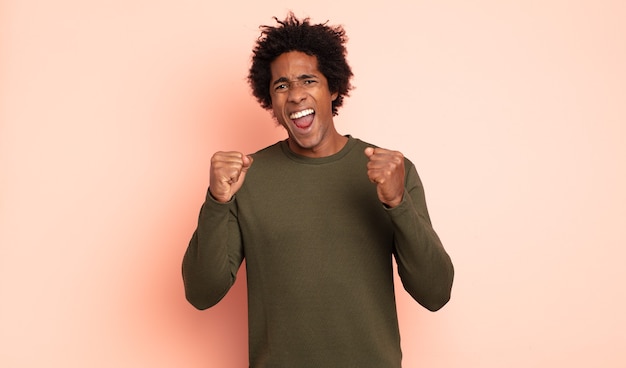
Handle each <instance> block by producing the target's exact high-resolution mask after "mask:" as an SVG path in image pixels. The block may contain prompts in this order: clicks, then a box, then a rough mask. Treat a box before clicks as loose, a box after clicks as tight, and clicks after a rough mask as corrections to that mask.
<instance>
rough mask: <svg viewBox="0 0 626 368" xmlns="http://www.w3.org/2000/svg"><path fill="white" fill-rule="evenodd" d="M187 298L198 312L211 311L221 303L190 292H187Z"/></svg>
mask: <svg viewBox="0 0 626 368" xmlns="http://www.w3.org/2000/svg"><path fill="white" fill-rule="evenodd" d="M185 298H187V301H188V302H189V304H191V305H192V306H193V307H194V308H196V309H198V310H205V309H209V308H211V307H212V306H214V305H215V304H217V302H218V301H219V300H217V301H214V300H212V299H211V298H209V297H206V296H201V295H196V294H195V293H190V292H185Z"/></svg>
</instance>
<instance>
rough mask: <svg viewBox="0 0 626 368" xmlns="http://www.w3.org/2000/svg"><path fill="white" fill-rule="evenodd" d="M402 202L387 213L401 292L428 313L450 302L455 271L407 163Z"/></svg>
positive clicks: (421, 191) (415, 172)
mask: <svg viewBox="0 0 626 368" xmlns="http://www.w3.org/2000/svg"><path fill="white" fill-rule="evenodd" d="M407 167H408V169H407V175H406V181H405V183H406V184H405V193H404V198H403V200H402V202H401V203H400V205H398V206H396V207H394V208H390V209H388V212H389V214H390V216H391V219H392V223H393V226H394V253H395V258H396V263H397V264H398V274H399V275H400V280H401V281H402V285H403V286H404V289H405V290H406V291H407V292H408V293H409V294H410V295H411V296H412V297H413V299H415V300H416V301H417V302H418V303H419V304H420V305H422V306H423V307H425V308H426V309H428V310H430V311H436V310H439V309H441V308H442V307H443V306H444V305H445V304H446V303H447V302H448V301H449V300H450V293H451V290H452V282H453V279H454V267H453V265H452V261H451V259H450V256H449V255H448V253H447V252H446V251H445V249H444V247H443V245H442V243H441V240H440V239H439V236H438V235H437V233H435V230H434V229H433V227H432V224H431V221H430V216H429V215H428V210H427V208H426V200H425V196H424V188H423V187H422V183H421V180H420V178H419V176H418V174H417V171H416V169H415V166H414V165H413V164H411V163H410V162H407Z"/></svg>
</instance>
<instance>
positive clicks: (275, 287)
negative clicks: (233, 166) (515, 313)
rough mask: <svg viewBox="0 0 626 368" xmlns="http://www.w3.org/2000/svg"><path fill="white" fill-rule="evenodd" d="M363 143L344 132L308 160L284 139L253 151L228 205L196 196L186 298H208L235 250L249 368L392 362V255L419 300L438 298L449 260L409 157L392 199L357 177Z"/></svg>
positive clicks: (396, 344)
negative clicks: (242, 270)
mask: <svg viewBox="0 0 626 368" xmlns="http://www.w3.org/2000/svg"><path fill="white" fill-rule="evenodd" d="M366 147H371V145H369V144H367V143H365V142H362V141H360V140H358V139H354V138H351V137H348V142H347V143H346V145H344V147H343V148H342V149H341V150H340V151H339V152H337V153H336V154H334V155H331V156H327V157H323V158H310V157H306V156H300V155H297V154H295V153H293V152H292V151H291V150H290V149H289V147H288V144H287V142H286V141H283V142H280V143H278V144H276V145H273V146H271V147H268V148H267V149H264V150H261V151H259V152H257V153H256V154H254V155H253V159H254V165H253V166H252V167H251V168H250V170H249V171H248V173H247V174H246V180H245V183H244V184H243V186H242V187H241V189H240V190H239V191H238V192H237V194H236V195H235V196H234V198H232V200H231V201H229V202H227V203H220V202H218V201H217V200H215V199H214V198H213V197H212V196H211V195H210V194H209V195H208V196H207V199H206V202H205V203H204V205H203V207H202V211H201V215H200V218H199V222H198V229H197V230H196V232H195V233H194V235H193V237H192V240H191V243H190V247H189V250H188V252H187V254H186V257H185V261H184V270H185V282H186V288H187V295H188V298H189V300H190V301H191V302H192V303H193V304H194V305H195V306H196V307H198V308H201V309H203V308H207V307H209V306H211V305H213V304H215V303H217V302H218V301H219V300H220V299H221V298H222V297H223V296H224V295H225V293H226V292H227V290H228V289H229V288H230V286H231V285H232V283H233V282H234V280H235V275H236V272H237V270H238V268H239V265H240V264H241V262H242V260H243V259H244V257H245V259H246V270H247V277H248V303H249V332H250V364H251V366H252V367H293V366H297V367H309V366H310V367H352V366H354V367H400V359H401V351H400V337H399V332H398V322H397V316H396V309H395V297H394V285H393V268H392V257H393V256H394V255H395V258H396V262H397V264H398V272H399V274H400V276H401V280H402V282H403V285H404V287H405V288H406V289H407V291H408V292H409V293H410V294H411V295H412V296H413V297H414V298H415V299H416V300H417V301H418V302H420V303H421V304H422V305H424V306H425V307H426V308H428V309H431V310H436V309H438V308H440V307H441V306H442V305H443V304H445V303H446V301H447V300H448V298H449V291H450V289H449V284H448V282H449V281H448V280H451V279H449V277H450V276H451V272H452V269H451V263H450V260H449V257H448V255H447V254H446V252H445V251H444V249H443V247H442V245H441V243H440V241H439V238H438V237H437V235H436V234H435V232H434V231H433V229H432V225H431V222H430V219H429V217H428V212H427V209H426V204H425V201H424V192H423V187H422V185H421V182H420V180H419V177H418V176H417V172H416V171H415V168H414V166H413V165H412V164H411V163H410V161H408V160H406V161H405V162H406V165H405V168H406V169H405V173H404V177H405V183H406V185H405V189H404V196H403V199H402V201H401V203H400V204H398V205H397V206H395V207H393V208H388V207H386V206H384V205H382V204H381V202H380V200H379V199H378V196H377V194H376V186H375V185H373V184H372V183H371V182H370V180H369V178H368V176H367V169H366V166H367V162H368V157H367V156H366V155H365V154H364V152H363V151H364V150H365V148H366Z"/></svg>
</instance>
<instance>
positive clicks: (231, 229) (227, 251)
mask: <svg viewBox="0 0 626 368" xmlns="http://www.w3.org/2000/svg"><path fill="white" fill-rule="evenodd" d="M242 262H243V246H242V243H241V234H240V231H239V225H238V222H237V214H236V203H235V202H234V200H231V201H230V202H228V203H219V202H217V201H216V200H214V199H213V198H212V197H211V195H210V193H208V192H207V196H206V200H205V202H204V204H203V205H202V209H201V210H200V215H199V218H198V227H197V228H196V230H195V232H194V233H193V236H192V237H191V241H190V242H189V246H188V247H187V251H186V252H185V255H184V257H183V264H182V273H183V284H184V287H185V296H186V298H187V300H188V301H189V303H191V304H192V305H193V306H194V307H196V308H198V309H207V308H209V307H212V306H213V305H215V304H217V303H218V302H219V301H220V300H221V299H222V298H223V297H224V296H225V295H226V293H227V292H228V290H230V288H231V286H232V285H233V284H234V282H235V278H236V276H237V271H238V270H239V267H240V266H241V263H242Z"/></svg>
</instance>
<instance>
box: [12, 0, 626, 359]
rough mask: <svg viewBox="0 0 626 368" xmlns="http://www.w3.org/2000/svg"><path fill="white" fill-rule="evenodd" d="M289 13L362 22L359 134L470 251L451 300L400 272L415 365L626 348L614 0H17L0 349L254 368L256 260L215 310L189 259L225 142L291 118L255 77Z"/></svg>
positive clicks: (624, 35) (591, 355)
mask: <svg viewBox="0 0 626 368" xmlns="http://www.w3.org/2000/svg"><path fill="white" fill-rule="evenodd" d="M383 4H384V5H383ZM288 9H293V10H294V11H295V12H296V14H297V15H298V16H305V15H308V16H311V18H312V20H313V21H315V22H324V21H326V20H328V21H329V22H330V23H331V24H343V25H344V26H345V29H346V31H347V32H348V36H349V37H350V41H349V43H348V50H349V54H348V59H349V62H350V63H351V65H352V67H353V71H354V73H355V78H354V81H353V82H354V85H355V86H356V89H355V90H354V91H353V92H352V95H351V97H349V98H348V99H347V100H346V103H345V106H344V107H343V108H342V109H341V110H340V114H339V116H338V117H337V119H336V125H337V127H338V130H339V131H340V133H342V134H352V135H353V136H356V137H358V138H361V139H364V140H367V141H371V142H372V143H375V144H378V145H380V146H383V147H386V148H390V149H396V150H399V151H402V152H403V153H404V154H405V155H406V156H407V157H409V158H410V159H411V160H412V161H413V162H414V163H415V164H416V166H417V168H418V171H419V173H420V175H421V177H422V180H423V182H424V185H425V189H426V196H427V202H428V205H429V209H430V214H431V217H432V219H433V223H434V226H435V228H436V230H437V231H438V233H439V235H440V237H441V238H442V240H443V242H444V245H445V246H446V248H447V250H448V252H449V253H450V255H451V256H452V259H453V261H454V264H455V267H456V280H455V285H454V288H453V295H452V300H451V301H450V303H449V304H448V305H447V306H446V307H444V309H442V310H441V311H439V312H436V313H431V312H427V311H425V310H424V309H422V308H421V307H420V306H419V305H418V304H417V303H415V302H414V301H412V300H411V299H410V297H409V296H408V295H407V294H406V292H404V291H403V290H401V288H400V287H399V288H398V297H397V299H398V305H399V313H400V316H399V317H400V323H401V330H402V347H403V351H404V356H405V359H404V366H405V367H409V368H411V367H446V368H447V367H486V368H501V367H507V368H517V367H519V368H522V367H523V368H527V367H585V368H586V367H624V366H626V353H624V344H625V342H626V318H625V317H624V310H626V293H625V288H624V280H626V268H625V267H624V266H623V263H624V259H625V257H626V247H625V245H626V230H625V229H626V226H625V225H624V224H625V223H626V191H625V190H624V188H626V68H625V67H624V66H625V65H626V22H624V19H626V3H625V2H623V1H609V0H597V1H565V0H563V1H550V0H548V1H542V2H539V1H521V0H519V1H490V0H477V1H460V0H442V1H397V0H391V1H386V2H384V3H381V2H359V3H358V4H357V3H354V2H343V3H342V2H337V1H326V0H322V1H317V2H314V3H310V2H304V1H279V0H268V1H264V2H253V1H249V2H237V1H229V2H214V1H206V0H205V1H201V0H176V1H174V0H162V1H147V0H123V1H122V0H115V1H109V0H106V1H105V0H95V1H78V0H57V1H43V0H19V1H18V0H3V1H1V2H0V119H1V120H0V124H1V125H0V170H1V171H0V175H1V176H0V180H1V181H0V295H1V298H2V300H1V303H0V366H2V367H11V368H17V367H220V368H231V367H232V368H236V367H244V366H247V365H246V364H247V336H246V331H247V330H246V329H247V325H246V323H247V320H246V319H247V317H246V305H245V303H246V295H245V275H244V272H243V270H242V271H241V272H240V274H239V279H238V281H237V283H236V285H235V286H234V288H233V289H232V290H231V292H230V293H229V294H228V296H227V297H226V298H225V299H224V300H223V301H222V302H221V303H220V304H218V305H217V306H216V307H214V308H212V309H209V310H207V311H203V312H200V311H196V310H195V309H193V308H192V307H191V306H190V305H189V304H188V303H187V302H186V301H185V298H184V295H183V288H182V280H181V274H180V263H181V260H182V255H183V253H184V251H185V249H186V246H187V243H188V240H189V238H190V236H191V233H192V232H193V230H194V228H195V226H196V220H197V215H198V211H199V208H200V205H201V204H202V201H203V198H204V195H205V192H206V188H207V185H208V166H209V159H210V156H211V154H212V153H213V152H214V151H216V150H221V149H229V150H241V151H244V152H253V151H256V150H258V149H260V148H262V147H264V146H267V145H269V144H271V143H274V142H276V141H277V140H279V139H284V138H285V137H286V135H285V133H284V131H283V130H282V128H279V127H277V126H276V125H275V123H274V121H273V120H272V118H271V115H270V114H269V113H268V112H267V111H264V110H262V109H261V108H260V107H259V106H258V104H257V103H256V101H255V100H254V99H253V98H252V97H251V95H250V92H249V88H248V86H247V84H246V80H245V78H246V75H247V70H248V66H249V61H250V51H251V48H252V46H253V44H254V41H255V39H256V37H257V36H258V35H259V30H258V26H259V25H261V24H274V21H273V19H272V16H277V17H279V18H283V17H284V16H285V15H286V13H287V10H288Z"/></svg>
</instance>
